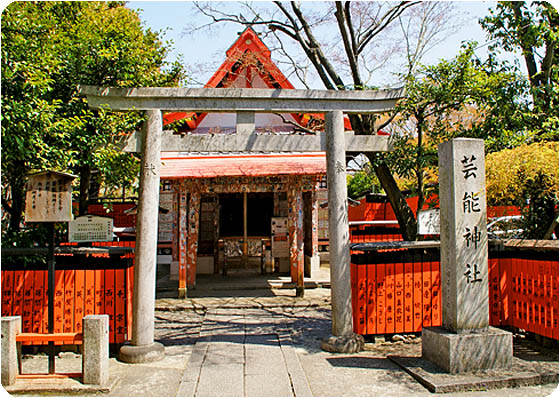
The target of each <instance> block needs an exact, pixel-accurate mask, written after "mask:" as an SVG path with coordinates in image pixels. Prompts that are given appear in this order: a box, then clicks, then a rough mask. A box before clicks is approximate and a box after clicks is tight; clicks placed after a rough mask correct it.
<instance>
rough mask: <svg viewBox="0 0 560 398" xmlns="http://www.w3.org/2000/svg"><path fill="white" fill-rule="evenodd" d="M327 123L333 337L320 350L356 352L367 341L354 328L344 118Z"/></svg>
mask: <svg viewBox="0 0 560 398" xmlns="http://www.w3.org/2000/svg"><path fill="white" fill-rule="evenodd" d="M325 123H326V125H325V127H326V134H327V185H328V194H329V254H330V273H331V303H332V334H333V336H331V337H330V338H328V339H325V340H323V342H322V344H321V347H322V348H323V349H324V350H326V351H331V352H333V351H334V352H357V351H360V350H361V349H362V348H363V342H364V340H363V338H362V336H359V335H355V334H354V331H353V327H352V293H351V286H350V236H349V235H350V233H349V229H348V197H347V196H348V195H347V188H346V154H345V143H344V116H343V114H342V112H341V111H334V112H328V113H327V114H326V115H325Z"/></svg>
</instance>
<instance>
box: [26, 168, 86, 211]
mask: <svg viewBox="0 0 560 398" xmlns="http://www.w3.org/2000/svg"><path fill="white" fill-rule="evenodd" d="M74 178H75V176H73V175H71V174H65V173H58V172H53V171H46V172H41V173H38V174H34V175H31V176H29V179H28V181H27V193H26V201H25V221H26V222H64V221H72V180H73V179H74Z"/></svg>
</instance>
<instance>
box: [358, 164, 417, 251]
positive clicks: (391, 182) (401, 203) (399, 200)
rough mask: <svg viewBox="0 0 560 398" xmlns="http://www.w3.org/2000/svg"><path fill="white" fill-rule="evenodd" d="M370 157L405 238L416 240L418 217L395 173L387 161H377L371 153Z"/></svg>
mask: <svg viewBox="0 0 560 398" xmlns="http://www.w3.org/2000/svg"><path fill="white" fill-rule="evenodd" d="M368 158H369V160H370V163H371V164H372V166H373V169H374V170H375V174H376V175H377V178H378V179H379V182H380V183H381V186H382V187H383V189H384V190H385V192H386V193H387V197H388V198H389V203H391V207H392V208H393V212H394V213H395V216H396V217H397V221H398V223H399V227H400V230H401V234H402V237H403V239H404V240H408V241H414V240H416V232H417V223H416V217H414V213H413V212H412V210H411V209H410V207H409V206H408V203H407V202H406V199H405V197H404V196H403V194H402V192H401V190H400V189H399V187H398V186H397V182H396V181H395V179H394V178H393V174H391V171H390V170H389V167H388V166H387V163H385V162H379V161H375V159H374V158H373V156H372V155H369V154H368Z"/></svg>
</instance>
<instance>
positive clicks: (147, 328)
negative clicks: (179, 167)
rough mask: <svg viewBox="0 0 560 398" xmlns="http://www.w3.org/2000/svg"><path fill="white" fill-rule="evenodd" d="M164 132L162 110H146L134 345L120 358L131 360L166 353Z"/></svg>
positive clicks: (126, 346)
mask: <svg viewBox="0 0 560 398" xmlns="http://www.w3.org/2000/svg"><path fill="white" fill-rule="evenodd" d="M161 134H162V117H161V111H160V110H149V111H146V120H145V121H144V125H143V127H142V148H143V152H142V161H141V169H140V192H139V197H138V216H137V220H136V251H135V266H134V294H133V300H132V339H131V343H132V345H125V346H123V347H122V348H121V351H120V353H119V359H121V360H122V361H124V362H130V363H138V362H150V361H156V360H160V359H162V358H163V356H164V348H163V346H162V345H161V344H159V343H155V342H154V300H155V290H156V256H157V239H158V233H157V231H158V210H159V175H160V164H161V158H160V150H161Z"/></svg>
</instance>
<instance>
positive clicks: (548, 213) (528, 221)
mask: <svg viewBox="0 0 560 398" xmlns="http://www.w3.org/2000/svg"><path fill="white" fill-rule="evenodd" d="M486 190H487V202H488V205H490V206H507V205H516V206H519V207H520V208H521V209H522V212H523V214H524V230H525V232H524V233H525V237H527V238H533V239H542V238H543V237H545V234H546V232H547V230H549V228H550V226H551V224H552V223H553V222H555V221H556V220H557V219H558V142H537V143H533V144H525V145H521V146H519V147H516V148H512V149H505V150H503V151H500V152H495V153H491V154H489V155H488V156H487V157H486Z"/></svg>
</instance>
